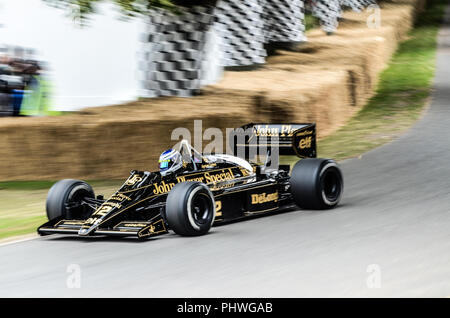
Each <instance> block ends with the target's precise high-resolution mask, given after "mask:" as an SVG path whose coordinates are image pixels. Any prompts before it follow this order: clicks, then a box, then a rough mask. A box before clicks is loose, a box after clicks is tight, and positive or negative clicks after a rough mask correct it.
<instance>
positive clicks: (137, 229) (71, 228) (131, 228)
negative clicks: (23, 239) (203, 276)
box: [38, 215, 168, 238]
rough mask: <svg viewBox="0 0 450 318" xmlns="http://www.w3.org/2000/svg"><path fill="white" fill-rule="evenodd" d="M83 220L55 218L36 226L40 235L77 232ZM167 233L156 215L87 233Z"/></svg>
mask: <svg viewBox="0 0 450 318" xmlns="http://www.w3.org/2000/svg"><path fill="white" fill-rule="evenodd" d="M84 222H85V220H64V219H55V220H52V221H49V222H47V223H45V224H43V225H42V226H40V227H39V228H38V233H39V234H40V235H49V234H77V235H78V234H79V231H80V229H81V228H82V226H83V224H84ZM166 233H168V229H167V227H166V224H165V222H164V220H163V218H162V217H161V216H160V215H158V216H156V217H154V218H153V219H151V220H149V221H120V222H118V223H117V224H116V225H114V226H112V227H108V228H102V227H98V228H97V229H96V230H95V231H93V232H92V233H90V234H89V235H111V236H135V237H138V238H147V237H153V236H158V235H161V234H166Z"/></svg>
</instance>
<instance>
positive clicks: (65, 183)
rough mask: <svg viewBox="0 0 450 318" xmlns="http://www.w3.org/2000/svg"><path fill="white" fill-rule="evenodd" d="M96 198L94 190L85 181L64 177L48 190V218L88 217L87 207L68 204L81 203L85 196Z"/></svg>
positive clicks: (50, 219)
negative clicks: (70, 206)
mask: <svg viewBox="0 0 450 318" xmlns="http://www.w3.org/2000/svg"><path fill="white" fill-rule="evenodd" d="M86 197H87V198H95V194H94V190H92V187H91V186H90V185H89V184H87V183H86V182H84V181H80V180H73V179H64V180H61V181H58V182H56V183H55V184H54V185H53V186H52V187H51V188H50V190H49V191H48V195H47V202H46V210H47V218H48V219H49V221H52V220H54V219H56V218H60V217H61V218H63V219H65V218H70V219H84V218H86V217H87V215H86V214H87V213H88V212H89V211H87V208H86V207H83V206H80V207H78V208H76V209H71V210H70V211H69V209H68V208H67V206H68V205H72V204H73V205H75V206H76V204H77V203H80V202H81V200H82V199H83V198H86Z"/></svg>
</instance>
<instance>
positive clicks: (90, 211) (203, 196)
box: [38, 124, 343, 238]
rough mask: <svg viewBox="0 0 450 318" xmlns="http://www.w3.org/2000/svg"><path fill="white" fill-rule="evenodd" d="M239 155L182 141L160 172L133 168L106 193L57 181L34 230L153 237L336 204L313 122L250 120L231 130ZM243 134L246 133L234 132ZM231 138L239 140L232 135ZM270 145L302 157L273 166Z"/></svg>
mask: <svg viewBox="0 0 450 318" xmlns="http://www.w3.org/2000/svg"><path fill="white" fill-rule="evenodd" d="M235 132H236V133H235V134H234V137H233V138H234V139H233V138H232V139H233V140H234V142H233V145H234V148H233V150H234V151H235V152H238V151H240V150H243V152H244V155H242V156H240V157H237V156H231V155H225V154H215V155H213V154H209V155H207V154H201V153H199V152H198V151H197V150H195V149H194V148H193V147H191V145H190V144H189V143H188V142H187V141H185V140H183V141H181V142H180V143H179V144H178V150H175V149H171V150H168V151H166V152H164V153H163V154H162V155H161V157H160V160H159V165H160V171H158V172H148V171H132V172H131V175H130V176H129V178H128V179H127V180H126V181H125V183H124V184H123V185H122V186H121V187H120V188H119V189H118V190H117V192H115V193H114V194H113V195H112V196H111V197H110V198H108V199H107V200H105V199H104V198H103V196H97V197H96V196H95V195H94V191H93V190H92V188H91V186H90V185H88V184H87V183H85V182H83V181H79V180H71V179H66V180H61V181H59V182H57V183H55V184H54V185H53V186H52V188H51V189H50V191H49V193H48V197H47V203H46V209H47V216H48V219H49V221H48V222H47V223H45V224H43V225H42V226H40V227H39V228H38V233H39V234H41V235H48V234H54V233H62V234H76V235H80V236H87V235H118V236H136V237H138V238H147V237H153V236H156V235H160V234H165V233H168V232H169V230H172V231H174V232H175V233H177V234H179V235H185V236H196V235H203V234H206V233H207V232H208V231H209V230H210V228H211V226H212V225H214V224H219V223H222V222H227V221H234V220H237V219H242V218H247V217H251V216H254V215H262V214H265V213H270V212H273V211H277V210H279V209H280V208H283V207H288V206H291V205H294V204H296V205H297V206H299V207H300V208H305V209H316V210H317V209H329V208H333V207H335V206H336V205H337V204H338V203H339V201H340V199H341V196H342V193H343V177H342V173H341V170H340V169H339V167H338V165H337V164H336V162H335V161H333V160H330V159H316V158H315V157H316V131H315V125H314V124H270V125H266V124H249V125H246V126H244V127H242V128H240V129H239V130H235ZM240 134H244V135H245V138H244V139H242V138H240V139H239V138H238V137H239V136H240ZM236 140H238V141H237V142H236ZM263 140H265V144H266V146H269V151H268V152H267V153H266V161H265V163H264V164H255V163H253V164H251V163H249V161H247V160H245V159H243V158H242V157H244V158H248V157H249V153H251V152H252V151H251V150H252V147H256V148H258V147H261V146H262V143H263ZM271 150H272V151H273V150H276V151H277V152H278V154H279V155H293V154H295V155H297V156H298V157H300V158H301V160H299V161H298V162H297V163H296V164H295V166H294V167H293V169H292V171H290V166H289V165H278V164H276V165H275V168H274V167H273V161H274V160H275V158H274V155H273V153H272V152H271Z"/></svg>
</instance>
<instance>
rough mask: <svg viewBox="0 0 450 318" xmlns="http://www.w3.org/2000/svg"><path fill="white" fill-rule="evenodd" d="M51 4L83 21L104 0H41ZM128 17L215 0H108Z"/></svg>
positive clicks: (174, 9) (209, 2)
mask: <svg viewBox="0 0 450 318" xmlns="http://www.w3.org/2000/svg"><path fill="white" fill-rule="evenodd" d="M43 1H44V2H46V3H48V4H49V5H51V6H54V7H57V8H62V9H65V10H67V11H68V12H69V14H70V15H71V16H72V17H73V18H74V19H75V20H77V21H80V22H81V23H83V22H84V21H85V20H86V19H87V17H88V16H89V15H90V14H92V13H95V5H96V4H97V3H99V2H103V1H105V0H43ZM110 1H112V2H114V3H115V4H116V5H117V6H118V7H119V8H120V10H121V12H122V13H123V14H124V15H125V16H128V17H134V16H136V15H139V14H149V13H150V12H151V11H152V10H154V9H157V8H162V9H168V10H172V11H177V10H179V9H181V7H189V6H194V5H207V4H215V2H216V0H110Z"/></svg>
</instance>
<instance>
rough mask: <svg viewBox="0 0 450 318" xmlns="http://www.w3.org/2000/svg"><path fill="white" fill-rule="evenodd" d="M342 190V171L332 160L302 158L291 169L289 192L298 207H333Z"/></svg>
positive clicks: (314, 208) (320, 208) (339, 198)
mask: <svg viewBox="0 0 450 318" xmlns="http://www.w3.org/2000/svg"><path fill="white" fill-rule="evenodd" d="M343 191H344V179H343V177H342V172H341V169H340V168H339V166H338V164H337V163H336V162H335V161H334V160H331V159H303V160H300V161H298V162H297V163H296V164H295V166H294V168H293V169H292V175H291V193H292V196H293V199H294V201H295V203H296V204H297V205H298V206H299V207H300V208H303V209H312V210H324V209H331V208H334V207H335V206H336V205H338V204H339V201H340V200H341V197H342V193H343Z"/></svg>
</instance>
